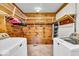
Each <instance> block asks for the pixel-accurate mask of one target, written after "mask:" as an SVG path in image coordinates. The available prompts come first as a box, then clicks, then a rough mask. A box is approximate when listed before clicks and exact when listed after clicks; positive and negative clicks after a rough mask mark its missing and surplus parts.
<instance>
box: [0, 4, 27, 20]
mask: <svg viewBox="0 0 79 59" xmlns="http://www.w3.org/2000/svg"><path fill="white" fill-rule="evenodd" d="M15 7H16V6H14V5H13V4H12V3H1V4H0V10H1V11H3V12H5V13H7V14H8V15H10V16H12V14H13V11H14V8H15ZM14 15H17V16H18V17H20V18H23V19H26V18H27V17H26V16H25V15H24V14H23V13H22V12H21V11H20V10H19V9H18V8H17V7H16V9H15V14H14Z"/></svg>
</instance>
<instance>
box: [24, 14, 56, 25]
mask: <svg viewBox="0 0 79 59" xmlns="http://www.w3.org/2000/svg"><path fill="white" fill-rule="evenodd" d="M25 15H26V16H27V20H26V22H27V24H52V23H53V22H54V21H55V14H54V13H25Z"/></svg>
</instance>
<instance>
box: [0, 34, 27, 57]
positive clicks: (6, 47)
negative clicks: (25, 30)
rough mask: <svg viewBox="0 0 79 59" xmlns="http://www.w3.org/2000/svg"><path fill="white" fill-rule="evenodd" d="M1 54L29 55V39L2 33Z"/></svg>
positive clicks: (0, 39) (0, 40)
mask: <svg viewBox="0 0 79 59" xmlns="http://www.w3.org/2000/svg"><path fill="white" fill-rule="evenodd" d="M0 56H27V39H26V38H22V37H10V36H9V35H8V34H7V33H0Z"/></svg>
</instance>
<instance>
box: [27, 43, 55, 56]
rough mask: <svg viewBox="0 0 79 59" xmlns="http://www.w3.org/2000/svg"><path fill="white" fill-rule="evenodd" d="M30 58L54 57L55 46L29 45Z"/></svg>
mask: <svg viewBox="0 0 79 59" xmlns="http://www.w3.org/2000/svg"><path fill="white" fill-rule="evenodd" d="M28 56H53V45H51V44H48V45H45V44H37V45H32V44H31V45H28Z"/></svg>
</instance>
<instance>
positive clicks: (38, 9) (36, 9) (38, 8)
mask: <svg viewBox="0 0 79 59" xmlns="http://www.w3.org/2000/svg"><path fill="white" fill-rule="evenodd" d="M34 9H35V11H36V12H40V11H41V10H42V8H41V7H35V8H34Z"/></svg>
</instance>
